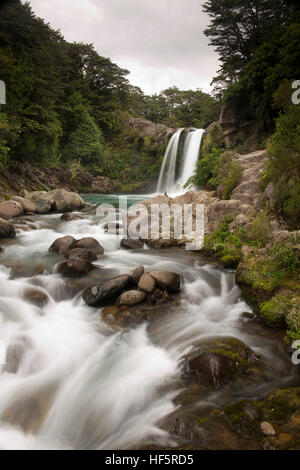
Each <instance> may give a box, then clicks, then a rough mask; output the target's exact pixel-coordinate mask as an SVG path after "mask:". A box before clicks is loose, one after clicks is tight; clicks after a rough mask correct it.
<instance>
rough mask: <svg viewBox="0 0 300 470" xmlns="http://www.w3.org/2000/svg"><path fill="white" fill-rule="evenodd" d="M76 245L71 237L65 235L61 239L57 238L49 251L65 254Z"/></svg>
mask: <svg viewBox="0 0 300 470" xmlns="http://www.w3.org/2000/svg"><path fill="white" fill-rule="evenodd" d="M75 244H76V240H75V238H73V237H71V235H66V236H64V237H61V238H57V240H55V242H53V243H52V245H51V246H50V248H49V251H51V252H52V253H59V254H61V253H66V252H67V251H69V250H71V248H73V247H74V246H75Z"/></svg>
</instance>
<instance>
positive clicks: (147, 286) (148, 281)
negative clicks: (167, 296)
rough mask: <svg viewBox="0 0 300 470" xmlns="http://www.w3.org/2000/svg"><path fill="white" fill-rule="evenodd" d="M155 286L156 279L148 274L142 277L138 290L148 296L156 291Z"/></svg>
mask: <svg viewBox="0 0 300 470" xmlns="http://www.w3.org/2000/svg"><path fill="white" fill-rule="evenodd" d="M155 286H156V282H155V279H154V277H152V276H151V275H150V274H147V273H146V274H143V275H142V277H141V279H140V280H139V283H138V288H139V289H141V290H143V291H145V292H147V293H148V294H152V292H153V291H154V289H155Z"/></svg>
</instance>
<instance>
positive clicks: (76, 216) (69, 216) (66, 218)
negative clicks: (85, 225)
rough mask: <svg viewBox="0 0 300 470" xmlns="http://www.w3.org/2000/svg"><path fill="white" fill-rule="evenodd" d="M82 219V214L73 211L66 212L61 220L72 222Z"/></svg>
mask: <svg viewBox="0 0 300 470" xmlns="http://www.w3.org/2000/svg"><path fill="white" fill-rule="evenodd" d="M81 219H83V216H82V215H80V214H73V213H72V212H66V213H65V214H63V215H62V216H61V218H60V220H63V221H64V222H71V221H72V220H81Z"/></svg>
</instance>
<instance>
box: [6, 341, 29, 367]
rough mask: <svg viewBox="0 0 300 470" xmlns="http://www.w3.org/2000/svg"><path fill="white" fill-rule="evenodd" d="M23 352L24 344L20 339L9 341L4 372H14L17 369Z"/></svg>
mask: <svg viewBox="0 0 300 470" xmlns="http://www.w3.org/2000/svg"><path fill="white" fill-rule="evenodd" d="M24 353H25V345H24V343H23V342H22V341H15V342H14V343H11V344H10V345H9V346H8V348H7V350H6V359H5V368H4V370H5V371H6V372H9V373H10V374H15V373H16V372H17V370H18V369H19V365H20V362H21V360H22V357H23V355H24Z"/></svg>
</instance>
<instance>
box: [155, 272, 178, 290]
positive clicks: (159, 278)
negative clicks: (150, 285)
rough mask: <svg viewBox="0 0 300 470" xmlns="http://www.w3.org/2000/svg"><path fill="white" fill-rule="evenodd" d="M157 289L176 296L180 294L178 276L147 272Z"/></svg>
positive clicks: (167, 273)
mask: <svg viewBox="0 0 300 470" xmlns="http://www.w3.org/2000/svg"><path fill="white" fill-rule="evenodd" d="M149 274H150V276H152V277H153V278H154V279H155V281H156V284H157V285H158V287H160V288H161V289H163V290H167V291H168V292H170V294H178V293H179V292H180V276H179V274H177V273H171V272H169V271H151V272H149Z"/></svg>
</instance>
